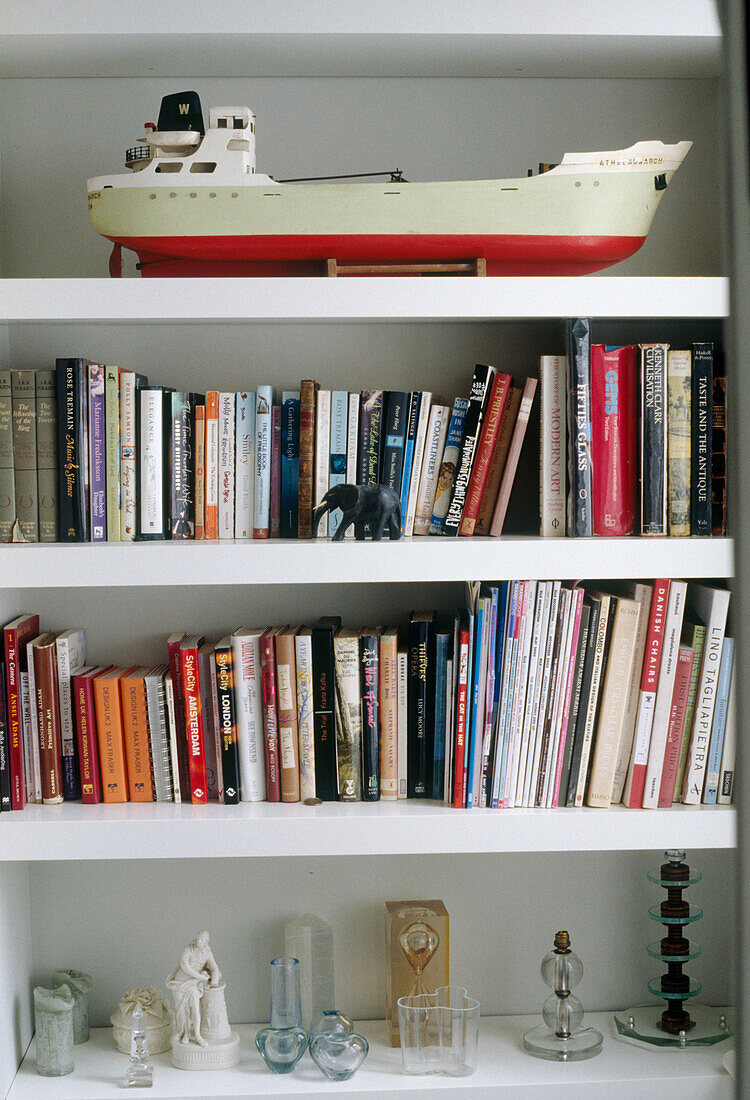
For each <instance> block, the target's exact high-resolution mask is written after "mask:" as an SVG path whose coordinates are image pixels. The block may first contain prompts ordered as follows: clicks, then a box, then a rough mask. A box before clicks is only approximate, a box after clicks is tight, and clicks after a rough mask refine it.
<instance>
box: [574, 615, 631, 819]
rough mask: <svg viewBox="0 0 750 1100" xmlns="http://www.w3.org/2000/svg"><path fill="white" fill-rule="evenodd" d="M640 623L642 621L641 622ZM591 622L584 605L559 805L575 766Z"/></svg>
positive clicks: (576, 654) (576, 655)
mask: <svg viewBox="0 0 750 1100" xmlns="http://www.w3.org/2000/svg"><path fill="white" fill-rule="evenodd" d="M639 621H640V620H639ZM590 622H591V607H590V606H589V605H588V604H586V603H584V605H583V607H582V608H581V626H580V631H579V634H578V648H577V650H576V653H575V666H574V673H573V690H572V695H571V700H570V710H569V713H568V724H567V730H566V734H565V752H564V756H563V762H562V768H561V771H560V783H559V787H558V793H557V805H558V806H559V805H562V806H567V804H568V791H569V786H570V773H571V769H572V765H573V753H574V749H575V732H576V728H577V726H578V715H579V713H580V708H581V699H582V693H583V678H584V670H585V667H586V652H587V649H588V642H589V636H590V635H589V624H590Z"/></svg>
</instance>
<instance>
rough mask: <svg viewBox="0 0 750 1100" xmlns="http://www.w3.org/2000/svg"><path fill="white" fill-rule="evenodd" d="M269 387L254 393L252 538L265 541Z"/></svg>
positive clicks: (268, 504) (268, 522) (267, 524)
mask: <svg viewBox="0 0 750 1100" xmlns="http://www.w3.org/2000/svg"><path fill="white" fill-rule="evenodd" d="M272 407H273V387H272V386H258V389H257V390H256V393H255V488H254V498H253V538H254V539H267V538H268V536H269V532H270V526H271V409H272Z"/></svg>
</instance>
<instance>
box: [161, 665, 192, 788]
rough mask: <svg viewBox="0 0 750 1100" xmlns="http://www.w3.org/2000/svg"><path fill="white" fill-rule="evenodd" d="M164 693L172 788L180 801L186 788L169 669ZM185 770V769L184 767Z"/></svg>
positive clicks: (174, 698)
mask: <svg viewBox="0 0 750 1100" xmlns="http://www.w3.org/2000/svg"><path fill="white" fill-rule="evenodd" d="M164 695H165V698H166V701H167V723H168V725H169V762H170V764H171V765H172V788H173V792H174V800H175V802H182V792H183V790H187V789H188V788H187V786H185V785H184V784H183V780H182V772H183V765H182V761H181V759H180V753H179V751H178V739H177V713H176V707H175V704H176V701H177V700H176V697H175V689H174V681H173V678H172V673H171V671H170V672H168V673H167V674H166V676H165V677H164ZM183 742H184V738H180V743H183ZM185 752H186V753H187V746H185ZM185 770H186V769H185Z"/></svg>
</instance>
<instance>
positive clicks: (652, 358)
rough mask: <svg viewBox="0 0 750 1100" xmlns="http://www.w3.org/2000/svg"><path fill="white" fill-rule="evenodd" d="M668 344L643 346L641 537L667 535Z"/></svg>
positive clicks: (641, 349) (641, 352)
mask: <svg viewBox="0 0 750 1100" xmlns="http://www.w3.org/2000/svg"><path fill="white" fill-rule="evenodd" d="M668 348H669V345H668V344H641V345H640V355H641V534H642V535H666V533H667V351H668Z"/></svg>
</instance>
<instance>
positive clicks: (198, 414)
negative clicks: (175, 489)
mask: <svg viewBox="0 0 750 1100" xmlns="http://www.w3.org/2000/svg"><path fill="white" fill-rule="evenodd" d="M204 402H205V398H204ZM193 432H194V435H195V454H194V455H193V484H194V486H195V538H196V539H204V538H205V537H206V406H205V404H204V403H200V402H199V403H198V404H197V405H196V406H195V420H194V422H193Z"/></svg>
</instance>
